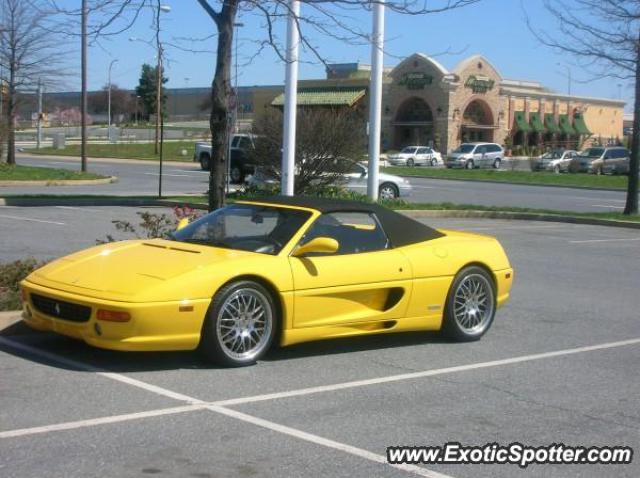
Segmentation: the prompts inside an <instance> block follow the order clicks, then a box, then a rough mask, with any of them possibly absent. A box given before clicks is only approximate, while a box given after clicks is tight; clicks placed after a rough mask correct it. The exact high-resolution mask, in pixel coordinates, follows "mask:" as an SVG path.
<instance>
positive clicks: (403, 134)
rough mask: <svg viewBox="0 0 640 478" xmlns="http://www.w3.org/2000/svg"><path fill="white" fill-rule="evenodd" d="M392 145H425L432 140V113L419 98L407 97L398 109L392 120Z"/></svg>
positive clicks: (401, 146) (402, 146)
mask: <svg viewBox="0 0 640 478" xmlns="http://www.w3.org/2000/svg"><path fill="white" fill-rule="evenodd" d="M393 127H394V136H393V147H394V148H395V149H402V148H404V147H405V146H426V145H429V144H430V142H432V141H433V138H434V134H433V133H434V132H433V113H432V112H431V108H429V105H428V104H427V103H426V102H425V101H424V100H422V99H420V98H409V99H408V100H406V101H405V102H404V103H402V105H401V106H400V108H399V109H398V114H397V115H396V118H395V121H394V122H393Z"/></svg>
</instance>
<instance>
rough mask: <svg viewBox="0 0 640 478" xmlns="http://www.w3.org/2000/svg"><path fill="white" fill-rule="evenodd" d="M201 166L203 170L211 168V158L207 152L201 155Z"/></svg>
mask: <svg viewBox="0 0 640 478" xmlns="http://www.w3.org/2000/svg"><path fill="white" fill-rule="evenodd" d="M200 167H201V168H202V170H203V171H209V168H211V158H210V157H209V155H208V154H207V153H202V154H201V155H200Z"/></svg>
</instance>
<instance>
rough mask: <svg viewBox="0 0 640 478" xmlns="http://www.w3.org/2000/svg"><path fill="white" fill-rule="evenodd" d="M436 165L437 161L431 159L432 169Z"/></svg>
mask: <svg viewBox="0 0 640 478" xmlns="http://www.w3.org/2000/svg"><path fill="white" fill-rule="evenodd" d="M437 165H438V160H437V159H436V158H433V159H431V166H433V167H434V168H435V167H436V166H437Z"/></svg>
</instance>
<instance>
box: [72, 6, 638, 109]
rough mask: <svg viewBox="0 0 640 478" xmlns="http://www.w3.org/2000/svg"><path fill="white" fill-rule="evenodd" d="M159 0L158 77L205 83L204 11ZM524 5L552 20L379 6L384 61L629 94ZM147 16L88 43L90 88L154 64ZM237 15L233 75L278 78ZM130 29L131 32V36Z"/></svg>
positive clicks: (208, 50) (516, 9) (208, 66)
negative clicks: (545, 40)
mask: <svg viewBox="0 0 640 478" xmlns="http://www.w3.org/2000/svg"><path fill="white" fill-rule="evenodd" d="M211 3H212V4H216V3H217V2H211ZM163 4H164V5H167V6H170V7H171V11H170V12H168V13H162V17H161V29H162V41H163V42H165V44H166V47H165V48H166V54H167V57H168V63H167V66H166V76H167V77H168V78H169V82H168V83H167V87H168V88H184V87H206V86H209V85H210V84H211V79H212V77H213V71H214V66H215V53H214V50H215V47H216V38H215V37H213V38H208V39H207V40H203V41H195V40H194V39H201V38H205V37H207V36H210V35H212V34H214V33H215V29H214V25H213V23H212V21H211V19H210V18H209V17H208V16H207V15H206V14H205V13H204V10H203V9H202V7H201V6H200V5H199V4H198V2H197V1H196V0H165V1H164V3H163ZM523 5H524V7H523ZM525 7H526V10H527V12H528V14H529V16H530V18H531V19H532V20H533V22H534V24H536V25H541V26H543V25H549V28H553V19H551V18H550V17H549V16H548V14H547V12H546V11H545V9H544V8H543V5H542V0H522V1H521V0H482V1H480V2H479V3H477V4H474V5H471V6H467V7H465V8H462V9H457V10H452V11H448V12H444V13H438V14H431V15H427V16H408V15H400V14H397V13H392V12H390V11H387V14H386V21H385V66H393V65H396V64H398V63H399V62H400V61H401V59H402V58H405V57H407V56H409V55H411V54H412V53H416V52H420V53H425V54H427V55H430V56H434V58H436V59H437V60H438V61H439V62H440V63H442V64H443V65H444V66H445V67H446V68H448V69H453V68H454V67H455V65H456V64H457V63H458V62H460V61H461V60H463V59H465V58H466V57H468V56H471V55H473V54H478V53H479V54H482V55H484V56H485V57H486V58H487V59H488V60H489V61H490V62H491V63H492V64H493V65H494V66H496V67H497V69H498V71H499V72H500V73H501V75H502V77H503V78H508V79H517V80H533V81H539V82H541V83H543V84H544V85H545V86H547V87H549V88H551V89H553V90H555V91H558V92H566V91H567V88H568V81H567V71H568V69H570V70H571V74H572V77H573V82H572V93H573V94H575V95H584V96H591V97H604V98H615V99H618V98H621V99H623V100H625V101H627V102H630V101H631V100H632V94H633V91H632V88H630V85H628V84H627V83H625V82H622V81H620V80H616V79H613V80H612V79H610V78H605V79H600V80H596V81H589V82H584V80H591V78H590V75H589V73H588V72H585V71H583V70H581V69H580V67H579V66H577V64H576V62H575V60H574V59H573V58H571V57H570V56H568V55H566V54H564V55H563V54H559V53H556V52H554V51H552V50H551V49H549V48H547V47H544V46H542V45H540V43H539V42H538V41H537V40H536V39H535V37H534V36H533V34H532V33H531V32H530V30H529V29H528V27H527V25H526V23H525V13H524V10H523V8H525ZM309 10H310V9H309V7H308V6H306V7H305V6H304V5H303V6H302V12H301V15H302V16H304V15H305V14H307V15H309V14H311V12H310V11H309ZM151 20H152V18H151V12H147V13H144V14H143V15H141V16H140V18H139V19H138V21H137V22H136V24H135V25H134V26H133V27H132V28H131V29H130V30H129V31H127V32H124V33H122V34H120V35H117V36H114V37H109V38H108V39H104V40H101V41H100V43H99V44H98V45H92V46H91V47H90V49H89V67H88V80H89V88H90V89H92V90H93V89H99V88H101V87H102V86H103V85H105V84H106V83H107V75H108V73H107V71H108V67H109V64H110V62H111V61H112V60H114V59H117V60H118V61H117V62H116V63H114V65H113V69H112V82H113V83H115V84H117V85H118V86H120V87H121V88H134V87H135V85H136V84H137V82H138V77H139V74H140V68H141V65H142V63H144V62H147V63H151V64H155V61H156V60H155V55H156V52H155V48H154V47H152V46H151V45H149V44H146V43H144V42H143V41H140V40H152V39H153V34H154V30H153V27H152V25H151ZM344 20H345V21H347V22H348V23H349V25H353V26H355V27H356V28H359V29H360V30H363V31H368V30H369V29H370V25H371V13H370V12H368V11H364V10H358V11H354V12H348V18H345V19H344ZM237 21H238V22H242V23H243V24H244V26H243V27H241V28H239V29H238V33H239V36H238V64H239V66H238V84H239V85H240V86H253V85H273V84H282V83H283V82H284V72H285V67H284V63H283V62H282V61H280V59H279V58H278V56H277V55H276V54H275V53H274V52H273V51H272V50H270V49H265V50H263V51H261V52H260V53H259V54H258V56H255V55H256V53H257V42H258V41H260V40H262V39H264V38H265V37H266V29H265V27H264V25H263V21H262V20H261V19H259V18H258V17H257V16H254V15H252V14H247V13H245V14H241V15H240V17H239V18H238V19H237ZM275 31H276V33H277V34H278V35H279V37H280V38H284V35H285V25H284V23H279V24H276V26H275ZM303 33H305V32H304V31H303ZM307 35H308V37H309V38H310V41H311V42H312V44H313V45H314V47H316V48H318V49H319V51H320V52H321V55H322V56H323V57H324V58H325V59H326V61H327V62H333V63H340V62H356V61H360V62H362V63H365V64H369V63H370V62H371V60H370V58H371V53H370V49H369V47H368V46H367V45H354V44H347V43H344V42H342V41H339V40H336V39H334V38H331V37H330V36H326V35H320V34H318V33H316V32H308V33H307ZM131 38H137V39H138V40H137V41H131ZM176 45H177V46H178V47H176ZM196 50H197V51H196ZM74 56H75V55H74ZM77 60H78V61H77V62H74V61H73V58H72V59H71V62H72V64H71V67H72V68H74V69H75V68H78V66H77V65H78V64H79V55H77ZM301 60H302V63H301V65H300V73H299V77H300V79H312V78H323V77H324V75H325V71H324V66H323V65H322V64H321V63H319V62H318V60H316V59H315V58H314V56H313V54H312V53H311V52H310V51H302V52H301ZM75 78H77V80H73V79H72V80H71V81H69V82H68V84H66V85H65V87H66V88H63V89H66V90H78V89H79V75H77V76H75ZM627 109H629V106H628V107H627Z"/></svg>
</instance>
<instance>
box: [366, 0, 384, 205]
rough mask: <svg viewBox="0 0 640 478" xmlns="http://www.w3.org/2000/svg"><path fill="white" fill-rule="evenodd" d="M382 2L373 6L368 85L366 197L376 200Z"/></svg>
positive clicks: (382, 37)
mask: <svg viewBox="0 0 640 478" xmlns="http://www.w3.org/2000/svg"><path fill="white" fill-rule="evenodd" d="M384 2H385V0H376V2H375V3H374V4H373V34H372V36H371V80H370V83H369V85H370V86H369V174H368V176H369V178H368V181H367V196H369V199H370V200H372V201H377V200H378V170H379V167H380V130H381V122H382V70H383V68H384V65H383V62H384V56H383V47H384Z"/></svg>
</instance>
